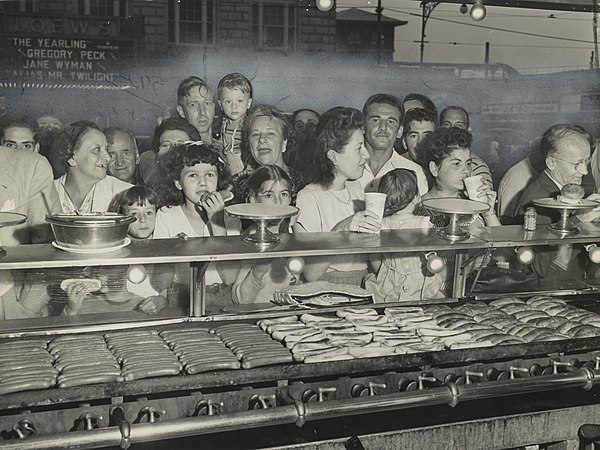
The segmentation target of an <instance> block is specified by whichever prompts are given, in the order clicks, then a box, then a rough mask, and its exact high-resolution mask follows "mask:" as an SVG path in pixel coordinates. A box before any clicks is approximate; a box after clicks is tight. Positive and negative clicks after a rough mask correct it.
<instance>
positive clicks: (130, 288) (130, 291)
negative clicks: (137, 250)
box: [63, 185, 172, 315]
mask: <svg viewBox="0 0 600 450" xmlns="http://www.w3.org/2000/svg"><path fill="white" fill-rule="evenodd" d="M157 205H158V198H157V196H156V194H155V193H154V192H153V191H152V190H150V189H148V188H145V187H144V186H140V185H137V186H133V187H131V188H129V189H127V190H125V191H122V192H120V193H119V194H117V195H116V196H115V197H114V198H113V199H112V201H111V202H110V205H109V206H108V211H109V212H116V213H120V214H127V215H133V216H134V217H135V218H136V221H135V222H133V223H132V224H130V225H129V230H128V232H127V236H128V237H129V238H130V239H131V240H138V241H139V240H146V239H150V238H151V237H152V234H153V233H154V225H155V222H156V207H157ZM88 272H89V273H88V274H89V275H90V278H89V279H85V278H84V279H81V281H77V280H76V279H73V280H72V282H71V283H67V284H66V285H65V286H64V289H63V290H65V291H66V293H67V299H68V300H67V301H68V304H67V306H66V307H65V309H64V310H63V314H65V315H77V314H87V313H99V312H114V311H131V310H134V309H137V310H140V311H142V312H144V313H146V314H156V313H158V312H159V311H161V310H162V309H163V308H165V307H166V306H167V303H168V302H167V293H166V288H167V287H168V284H167V283H166V282H165V279H170V278H172V270H169V267H168V265H166V264H159V265H156V264H155V265H149V266H142V265H132V266H115V267H111V268H108V267H104V268H103V267H94V268H91V269H88ZM90 279H91V280H100V282H101V285H100V287H98V285H95V284H94V283H93V282H91V281H90Z"/></svg>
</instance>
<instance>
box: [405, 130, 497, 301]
mask: <svg viewBox="0 0 600 450" xmlns="http://www.w3.org/2000/svg"><path fill="white" fill-rule="evenodd" d="M471 142H472V137H471V133H469V132H468V131H466V130H462V129H460V128H454V127H453V128H438V129H437V130H436V131H435V132H433V133H432V134H430V135H429V136H427V137H426V138H425V139H424V140H423V141H421V143H420V144H419V148H418V150H417V153H418V154H420V155H422V158H423V160H422V165H423V167H424V168H425V169H426V173H427V175H428V178H429V180H430V184H429V185H430V189H429V191H428V192H427V193H426V194H425V195H423V196H422V197H421V199H422V200H427V199H433V198H448V199H457V198H467V196H466V195H465V179H466V178H468V177H469V176H470V175H471V167H470V163H471ZM471 195H472V196H474V197H475V196H476V198H471V200H476V201H480V202H483V203H487V204H488V205H489V209H488V210H487V211H486V212H484V213H483V214H467V215H464V216H461V217H459V220H458V224H459V225H460V226H465V227H466V226H471V225H474V226H479V227H483V226H495V225H500V220H499V219H498V217H497V216H496V213H495V208H494V205H495V201H496V192H494V191H492V190H491V189H490V187H489V185H487V184H485V183H481V185H480V187H479V188H477V189H475V190H471ZM413 214H414V215H415V216H429V218H430V221H431V223H433V225H434V226H436V227H445V226H447V225H448V224H449V222H450V219H449V216H448V215H447V214H444V213H440V212H437V211H432V210H430V209H427V208H426V207H425V206H424V205H423V203H421V204H419V205H417V206H416V207H415V210H414V212H413ZM438 253H439V256H441V257H442V258H443V259H444V262H445V265H446V267H447V271H446V273H447V274H448V275H447V276H446V279H445V281H444V282H443V283H442V288H441V289H440V290H441V291H443V292H445V295H450V289H451V285H452V280H451V276H452V274H453V273H454V267H453V264H454V260H453V259H452V255H450V254H446V252H438ZM482 258H483V259H482ZM488 263H489V257H485V258H484V257H477V258H474V259H473V260H472V261H471V263H470V264H469V265H468V266H466V267H465V273H469V272H471V271H472V270H474V269H477V268H479V267H480V266H481V267H482V266H485V265H487V264H488Z"/></svg>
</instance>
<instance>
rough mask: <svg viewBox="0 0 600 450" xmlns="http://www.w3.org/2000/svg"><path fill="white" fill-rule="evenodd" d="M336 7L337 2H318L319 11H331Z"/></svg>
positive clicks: (329, 0) (332, 0)
mask: <svg viewBox="0 0 600 450" xmlns="http://www.w3.org/2000/svg"><path fill="white" fill-rule="evenodd" d="M334 6H335V0H317V8H318V9H319V11H324V12H327V11H330V10H331V9H332V8H333V7H334Z"/></svg>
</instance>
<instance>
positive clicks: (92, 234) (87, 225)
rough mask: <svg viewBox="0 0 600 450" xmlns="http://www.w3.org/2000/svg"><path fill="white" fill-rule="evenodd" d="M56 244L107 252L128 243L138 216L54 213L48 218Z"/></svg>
mask: <svg viewBox="0 0 600 450" xmlns="http://www.w3.org/2000/svg"><path fill="white" fill-rule="evenodd" d="M46 222H49V223H50V226H51V227H52V232H53V233H54V238H55V239H56V243H57V244H58V245H60V246H61V247H66V248H73V249H103V248H111V247H116V246H119V245H121V244H123V243H124V242H125V238H126V237H127V230H128V229H129V224H130V223H133V222H135V217H133V216H128V215H125V214H117V213H103V214H79V215H77V214H53V215H50V216H46Z"/></svg>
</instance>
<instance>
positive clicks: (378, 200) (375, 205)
mask: <svg viewBox="0 0 600 450" xmlns="http://www.w3.org/2000/svg"><path fill="white" fill-rule="evenodd" d="M386 197H387V195H386V194H382V193H380V192H367V193H366V194H365V210H367V211H371V212H372V213H374V214H376V215H377V217H378V218H379V223H381V220H382V219H383V211H384V209H385V199H386Z"/></svg>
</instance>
